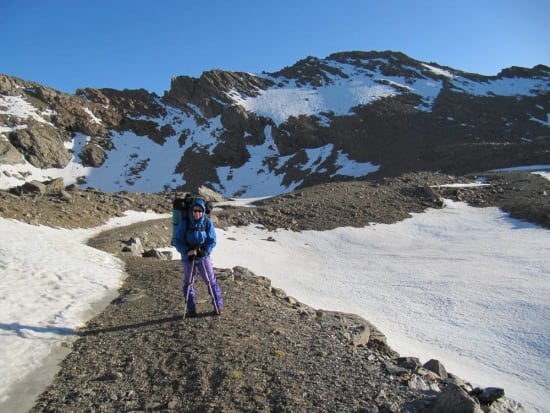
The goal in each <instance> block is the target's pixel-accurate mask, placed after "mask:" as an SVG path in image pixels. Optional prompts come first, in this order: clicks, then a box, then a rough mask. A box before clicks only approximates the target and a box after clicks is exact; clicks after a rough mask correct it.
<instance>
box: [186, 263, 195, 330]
mask: <svg viewBox="0 0 550 413" xmlns="http://www.w3.org/2000/svg"><path fill="white" fill-rule="evenodd" d="M194 272H195V259H194V258H193V260H192V261H191V272H190V273H189V284H188V285H187V293H186V294H185V307H184V309H183V319H184V320H185V316H186V315H187V302H188V301H189V291H191V286H192V285H193V280H194V278H195V277H194ZM184 278H185V275H184ZM183 284H184V285H185V279H184V280H183Z"/></svg>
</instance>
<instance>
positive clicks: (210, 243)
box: [174, 197, 223, 317]
mask: <svg viewBox="0 0 550 413" xmlns="http://www.w3.org/2000/svg"><path fill="white" fill-rule="evenodd" d="M205 211H206V201H205V200H204V199H202V198H199V197H197V198H192V199H191V202H190V203H189V208H188V209H187V210H186V211H184V212H183V215H184V216H182V220H181V222H180V224H179V225H178V228H177V230H176V233H175V236H174V242H175V246H176V249H177V250H178V252H179V253H180V254H181V262H182V266H183V296H184V298H185V299H186V301H187V302H186V310H187V311H186V313H187V315H188V316H189V317H196V316H197V310H196V301H195V288H194V282H195V273H196V272H197V271H198V273H199V274H200V276H201V278H202V279H203V281H204V282H205V283H206V284H207V285H208V293H209V294H210V296H211V297H212V304H213V305H214V312H215V313H216V314H218V315H219V314H221V309H222V306H223V302H222V293H221V289H220V286H219V285H218V281H217V280H216V275H215V274H214V268H213V267H212V261H211V260H210V254H211V253H212V250H213V249H214V247H215V246H216V231H215V229H214V224H213V223H212V221H211V220H210V218H208V216H207V215H206V214H205Z"/></svg>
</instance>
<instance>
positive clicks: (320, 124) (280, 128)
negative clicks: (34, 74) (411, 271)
mask: <svg viewBox="0 0 550 413" xmlns="http://www.w3.org/2000/svg"><path fill="white" fill-rule="evenodd" d="M549 114H550V68H549V67H547V66H543V65H538V66H535V67H533V68H531V69H528V68H520V67H511V68H507V69H504V70H502V71H501V72H500V73H499V74H498V75H497V76H481V75H478V74H472V73H466V72H463V71H460V70H456V69H452V68H449V67H444V66H441V65H438V64H436V63H425V62H421V61H418V60H415V59H412V58H410V57H408V56H406V55H404V54H402V53H398V52H390V51H387V52H360V51H354V52H342V53H335V54H332V55H330V56H328V57H326V58H324V59H319V58H316V57H307V58H305V59H303V60H300V61H298V62H296V63H295V64H294V65H292V66H289V67H285V68H283V69H282V70H280V71H278V72H275V73H262V74H250V73H243V72H228V71H221V70H212V71H208V72H204V73H203V74H202V75H201V76H200V78H198V79H197V78H192V77H188V76H178V77H174V78H173V79H172V81H171V86H170V90H168V91H166V92H165V93H164V95H163V96H162V97H160V96H158V95H156V94H154V93H149V92H148V91H146V90H144V89H138V90H122V91H120V90H115V89H91V88H86V89H78V90H77V91H76V93H75V94H74V95H72V94H66V93H62V92H59V91H56V90H54V89H51V88H48V87H46V86H43V85H40V84H37V83H35V82H32V81H26V80H21V79H18V78H14V77H10V76H6V75H0V121H1V123H0V125H1V126H0V134H1V138H0V170H1V171H2V172H3V173H2V174H1V176H0V187H1V188H4V189H5V188H8V187H13V186H18V185H21V184H22V183H23V182H24V181H28V180H31V179H38V180H45V179H51V178H56V177H63V178H64V179H65V183H66V184H69V183H73V182H77V183H79V184H80V185H81V186H83V187H87V186H90V187H95V188H98V189H100V190H102V191H106V192H117V191H121V190H129V191H133V192H161V191H164V190H175V189H177V190H194V189H195V188H197V187H199V186H201V185H206V186H208V187H210V188H212V189H214V190H216V191H218V192H220V193H222V194H224V195H228V196H248V197H251V196H266V195H273V194H277V193H283V192H288V191H292V190H295V189H297V188H303V187H308V186H311V185H314V184H318V183H325V182H331V181H345V180H355V179H370V178H378V177H387V176H396V175H400V174H402V173H405V172H409V171H421V170H428V171H442V172H444V173H451V174H466V173H475V172H478V171H485V170H488V169H494V168H503V167H510V166H517V165H525V164H545V163H546V164H547V163H548V159H549V156H548V153H549V151H550V133H549V127H550V115H549Z"/></svg>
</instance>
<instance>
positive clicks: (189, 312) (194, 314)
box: [186, 310, 198, 318]
mask: <svg viewBox="0 0 550 413" xmlns="http://www.w3.org/2000/svg"><path fill="white" fill-rule="evenodd" d="M186 316H187V317H189V318H195V317H197V316H198V314H197V310H187V314H186Z"/></svg>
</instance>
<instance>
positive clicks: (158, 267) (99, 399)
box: [0, 172, 550, 413]
mask: <svg viewBox="0 0 550 413" xmlns="http://www.w3.org/2000/svg"><path fill="white" fill-rule="evenodd" d="M486 178H487V182H488V183H489V185H488V186H483V187H472V188H456V187H452V186H451V187H448V186H445V185H446V184H455V183H458V182H462V183H464V182H470V181H471V180H472V179H473V177H456V176H449V175H444V174H432V173H415V174H406V175H403V176H401V177H399V178H393V179H390V178H386V179H383V180H381V181H379V182H350V183H342V184H340V185H330V184H327V185H322V186H319V187H312V188H309V189H307V190H303V191H298V192H294V193H290V194H286V195H281V196H279V197H274V198H270V199H266V200H264V201H262V202H260V203H259V205H258V206H257V207H256V208H253V209H250V208H246V209H245V208H230V207H226V206H223V203H220V204H219V205H220V206H219V207H218V208H216V210H215V212H214V213H213V218H214V219H215V220H216V223H217V225H218V226H221V227H223V226H228V225H247V224H248V223H250V222H258V223H262V224H264V226H265V227H266V228H267V230H269V229H270V228H271V229H274V228H289V229H294V230H303V229H320V230H322V229H329V228H334V227H337V226H342V225H357V226H362V225H368V224H369V222H385V223H390V222H396V221H399V220H402V219H406V218H407V217H408V216H409V213H410V212H421V211H423V210H425V209H426V208H438V207H441V206H442V197H444V198H453V199H456V200H462V201H467V202H469V203H471V204H474V205H478V206H499V207H502V208H504V209H505V210H508V211H509V212H511V213H512V214H513V215H514V216H516V217H517V218H520V219H526V220H531V221H534V222H537V223H538V224H540V225H543V226H545V227H546V228H550V225H549V223H550V211H549V206H548V204H549V203H548V198H547V197H548V193H549V192H550V183H549V182H548V181H547V180H545V179H543V178H542V177H539V176H537V175H533V174H528V173H520V172H517V173H500V174H493V175H490V176H487V177H486ZM63 191H65V192H66V194H64V192H63ZM0 196H1V198H2V203H1V208H0V215H1V216H2V217H5V218H14V219H20V220H23V221H27V222H30V223H32V224H44V225H51V226H62V227H76V226H95V225H99V224H101V223H102V222H105V220H106V219H108V217H110V216H113V215H116V214H121V213H122V212H123V210H125V209H138V210H155V211H156V212H169V210H170V205H171V196H173V194H132V193H128V194H104V193H101V192H99V191H96V190H88V191H79V190H77V189H75V188H63V187H62V183H60V182H49V183H42V184H40V183H37V184H36V185H32V186H29V185H25V186H24V187H21V188H18V189H15V190H13V191H12V192H10V193H8V192H5V191H0ZM71 208H74V209H71ZM76 210H78V211H80V215H73V216H70V217H65V218H64V217H62V215H64V214H65V215H67V214H69V213H71V214H72V213H73V212H74V211H76ZM169 237H170V220H169V219H160V220H157V221H152V222H147V223H141V224H134V225H132V226H129V227H127V228H124V229H116V230H113V231H108V232H105V233H103V234H100V235H99V236H98V237H96V238H95V239H94V240H91V241H90V244H91V245H92V246H95V247H97V248H102V249H104V250H106V251H108V252H111V253H113V254H115V255H117V256H120V257H121V259H123V260H124V261H125V263H126V271H127V273H128V278H127V279H126V281H125V284H124V286H123V287H122V288H121V290H120V296H119V297H118V298H117V299H116V300H114V301H113V302H112V303H111V304H110V305H109V306H108V307H107V308H106V309H105V311H104V312H103V313H102V314H100V315H99V316H98V317H96V318H94V319H93V320H91V321H90V322H89V323H88V324H87V325H86V326H85V327H84V328H83V329H81V330H80V331H78V332H77V335H78V337H79V338H78V339H77V340H76V341H75V342H74V343H72V351H71V353H70V355H69V356H68V357H67V358H66V359H65V361H64V362H63V364H62V367H61V370H60V372H59V374H58V375H57V377H56V378H55V380H54V382H53V383H52V384H51V386H50V387H49V388H48V389H47V390H46V391H45V392H44V393H43V394H42V395H41V396H40V397H39V399H38V400H37V403H36V406H35V407H34V409H33V410H32V411H36V412H38V411H41V412H42V411H51V412H54V411H56V412H65V411H166V412H170V411H193V412H222V411H223V412H241V411H251V412H252V411H255V412H256V411H265V412H268V411H271V412H275V411H277V412H283V411H318V412H324V411H339V412H401V411H402V412H424V413H428V412H449V411H450V410H449V406H451V405H452V406H462V407H460V408H463V409H465V410H460V411H472V412H480V411H486V412H488V411H491V412H499V411H503V412H504V411H515V412H522V411H523V410H522V409H521V407H519V406H518V405H517V404H516V403H515V402H513V401H511V400H508V399H506V398H503V397H502V395H503V394H504V391H503V390H502V389H498V388H488V389H474V388H472V386H471V385H469V384H468V383H465V382H464V381H463V380H461V379H460V378H458V377H455V376H453V375H452V374H449V373H448V372H446V371H445V369H444V366H441V365H440V363H438V362H437V361H430V362H429V363H428V364H427V365H420V363H419V362H418V359H416V358H415V357H414V356H411V355H404V356H400V355H398V354H396V353H395V352H394V351H393V350H392V349H391V348H389V347H388V346H387V344H386V343H385V338H384V336H383V333H382V332H380V331H378V330H377V329H376V327H375V326H373V325H371V324H370V323H369V322H368V321H366V320H363V319H360V318H358V317H357V316H354V315H351V314H339V313H332V312H326V311H323V310H321V309H313V308H309V307H307V306H305V305H303V304H301V303H300V302H299V301H298V300H297V299H296V298H294V297H288V296H287V295H286V293H285V292H284V291H282V290H280V289H278V288H277V287H276V286H272V285H271V283H270V281H269V280H268V279H265V278H264V277H262V276H261V274H251V273H250V272H249V271H248V270H246V269H244V268H240V267H236V268H233V269H220V268H218V269H216V270H217V273H218V274H219V278H220V282H221V284H222V288H223V290H224V297H225V300H226V308H225V311H224V314H223V316H222V317H221V318H217V317H212V316H209V315H208V312H209V311H210V305H209V303H208V302H205V301H202V302H200V303H199V311H200V312H201V314H202V316H201V317H198V318H196V319H188V320H185V321H182V320H181V314H182V302H181V295H180V288H181V285H180V283H181V269H180V266H179V263H178V262H177V261H176V262H173V261H167V260H158V259H151V258H144V257H141V256H133V255H131V254H129V253H124V252H123V250H124V249H125V247H127V244H128V243H127V242H125V241H126V240H131V239H137V238H139V239H140V240H141V241H140V242H141V243H142V244H143V246H144V249H145V250H150V249H155V248H158V247H163V246H166V245H168V243H169ZM199 294H200V297H206V292H205V291H201V292H200V293H199ZM497 385H498V384H497ZM464 406H467V407H464ZM458 408H459V407H457V409H458ZM481 409H482V410H481ZM457 411H458V410H457Z"/></svg>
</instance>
